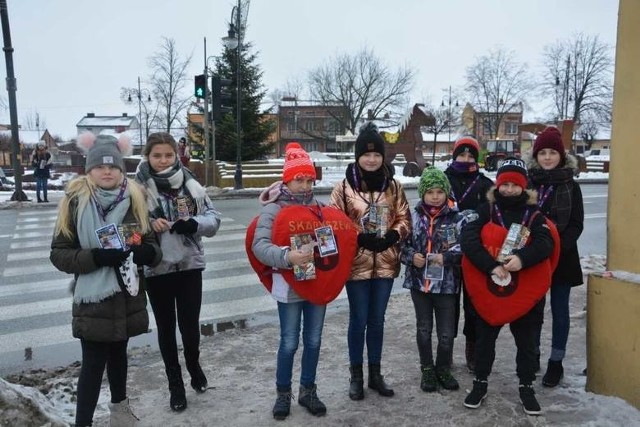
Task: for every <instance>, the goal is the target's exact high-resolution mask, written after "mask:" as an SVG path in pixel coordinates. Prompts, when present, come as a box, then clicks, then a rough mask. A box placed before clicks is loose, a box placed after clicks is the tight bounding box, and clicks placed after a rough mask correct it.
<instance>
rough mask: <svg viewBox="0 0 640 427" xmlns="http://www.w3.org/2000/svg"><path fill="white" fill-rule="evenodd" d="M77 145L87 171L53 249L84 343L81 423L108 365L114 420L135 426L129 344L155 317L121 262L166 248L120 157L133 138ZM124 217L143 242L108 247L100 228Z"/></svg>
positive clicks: (154, 258)
mask: <svg viewBox="0 0 640 427" xmlns="http://www.w3.org/2000/svg"><path fill="white" fill-rule="evenodd" d="M78 144H79V146H80V148H81V149H85V150H86V149H88V153H87V161H86V165H85V172H86V175H82V176H79V177H77V178H75V179H74V180H72V181H71V182H70V183H69V184H68V185H67V188H66V192H65V195H64V197H63V199H62V201H61V202H60V207H59V213H58V220H57V222H56V225H55V230H54V237H53V241H52V242H51V255H50V259H51V262H52V263H53V265H54V266H55V267H56V268H57V269H59V270H61V271H64V272H66V273H70V274H73V275H74V282H73V307H72V316H73V320H72V323H71V324H72V330H73V336H74V337H76V338H79V339H80V343H81V346H82V366H81V368H80V376H79V378H78V386H77V393H76V396H77V401H76V418H75V425H76V426H90V425H91V424H92V422H93V414H94V411H95V408H96V404H97V402H98V397H99V395H100V387H101V385H102V376H103V374H104V370H105V366H106V370H107V379H108V381H109V389H110V391H111V403H110V404H109V409H110V411H111V416H110V425H112V426H116V425H117V426H132V425H134V423H135V422H136V421H137V418H136V416H135V415H134V414H133V413H132V412H131V408H130V406H129V399H128V398H127V389H126V386H127V343H128V340H129V338H131V337H133V336H136V335H140V334H143V333H146V332H147V330H148V327H149V317H148V315H147V308H146V305H147V299H146V296H145V293H144V289H142V288H140V287H139V284H138V283H137V282H136V283H130V286H129V287H127V286H126V285H125V282H124V277H123V276H122V274H121V273H120V269H119V267H121V266H122V264H123V263H125V262H126V260H127V259H128V258H129V255H130V253H132V254H133V262H134V263H135V264H137V265H156V264H157V263H158V262H160V258H161V256H162V253H161V251H160V248H159V247H158V245H157V242H156V238H155V233H153V230H151V227H150V224H149V217H148V214H147V209H146V201H145V197H144V194H143V191H142V189H141V188H140V186H139V185H138V184H137V183H135V182H134V181H133V180H130V179H128V178H126V176H125V175H124V172H123V171H124V163H123V160H122V156H123V153H125V152H129V150H130V142H129V141H128V140H127V139H125V138H124V137H121V138H120V139H119V140H116V138H115V137H113V136H103V135H100V136H98V137H97V138H96V137H95V136H94V135H93V134H83V135H80V137H79V138H78ZM125 223H126V224H135V228H136V229H137V230H138V232H139V233H140V235H141V240H140V244H136V245H131V246H130V248H129V249H128V250H123V248H122V247H120V248H119V249H103V248H102V247H101V244H100V239H99V238H98V234H97V232H96V231H97V230H99V229H101V228H103V227H104V226H106V225H109V224H113V225H115V226H119V225H122V224H125ZM111 238H112V239H114V240H118V238H117V236H111Z"/></svg>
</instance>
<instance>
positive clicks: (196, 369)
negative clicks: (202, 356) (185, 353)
mask: <svg viewBox="0 0 640 427" xmlns="http://www.w3.org/2000/svg"><path fill="white" fill-rule="evenodd" d="M187 370H188V371H189V375H191V387H192V388H193V389H194V390H195V391H196V393H204V392H205V391H207V387H208V385H209V382H208V381H207V377H206V376H205V375H204V372H202V367H201V366H200V362H199V361H195V362H193V363H190V364H188V365H187Z"/></svg>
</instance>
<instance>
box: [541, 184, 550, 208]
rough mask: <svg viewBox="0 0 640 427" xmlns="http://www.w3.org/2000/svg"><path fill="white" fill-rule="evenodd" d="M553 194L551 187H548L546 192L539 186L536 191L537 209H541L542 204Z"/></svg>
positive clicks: (542, 186)
mask: <svg viewBox="0 0 640 427" xmlns="http://www.w3.org/2000/svg"><path fill="white" fill-rule="evenodd" d="M552 192H553V185H550V186H549V188H547V189H546V190H545V189H544V185H541V186H540V188H539V189H538V207H539V208H541V207H542V205H544V202H546V201H547V199H548V198H549V196H550V195H551V193H552Z"/></svg>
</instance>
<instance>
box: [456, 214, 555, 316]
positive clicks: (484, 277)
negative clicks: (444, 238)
mask: <svg viewBox="0 0 640 427" xmlns="http://www.w3.org/2000/svg"><path fill="white" fill-rule="evenodd" d="M546 222H547V226H548V227H549V230H550V231H551V236H552V237H553V240H554V248H553V253H552V255H551V257H549V258H547V259H545V260H544V261H542V262H540V263H538V264H536V265H534V266H531V267H528V268H525V269H523V270H520V271H518V272H512V273H511V282H510V283H509V284H508V285H505V286H499V285H497V284H495V283H494V282H493V280H492V279H491V275H488V274H486V273H484V272H483V271H480V270H479V269H478V268H477V267H476V266H475V265H473V263H471V261H469V259H468V258H467V257H466V256H463V257H462V274H463V276H464V286H465V289H466V291H467V293H468V294H469V298H470V299H471V302H472V303H473V307H474V308H475V309H476V311H477V312H478V315H480V317H482V318H483V319H484V320H485V321H486V322H487V323H488V324H490V325H492V326H501V325H504V324H507V323H510V322H513V321H514V320H516V319H518V318H520V317H522V316H524V315H525V314H527V312H529V310H531V309H532V308H533V306H534V305H536V304H537V303H538V301H540V300H541V299H542V298H544V296H545V294H546V293H547V291H548V290H549V286H551V275H552V274H553V271H554V270H555V268H556V266H557V265H558V259H559V257H560V236H559V234H558V230H557V229H556V226H555V225H554V224H553V223H552V222H551V221H550V220H549V219H546ZM506 236H507V229H506V228H504V227H501V226H499V225H497V224H495V223H492V222H489V223H487V224H485V226H484V227H482V231H481V239H482V243H483V245H484V247H485V248H486V249H487V250H488V251H489V253H491V254H492V255H494V256H495V255H497V253H498V252H499V251H500V247H501V246H502V242H504V238H505V237H506Z"/></svg>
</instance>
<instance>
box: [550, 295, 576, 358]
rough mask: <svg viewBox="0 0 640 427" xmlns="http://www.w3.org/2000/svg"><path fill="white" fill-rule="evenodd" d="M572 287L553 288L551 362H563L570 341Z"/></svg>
mask: <svg viewBox="0 0 640 427" xmlns="http://www.w3.org/2000/svg"><path fill="white" fill-rule="evenodd" d="M570 294H571V286H565V285H556V286H552V287H551V297H550V300H551V317H552V323H551V356H550V357H549V359H551V360H555V361H558V360H562V359H564V354H565V351H566V349H567V340H568V339H569V325H570V323H571V321H570V320H569V295H570Z"/></svg>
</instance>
